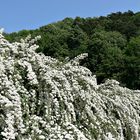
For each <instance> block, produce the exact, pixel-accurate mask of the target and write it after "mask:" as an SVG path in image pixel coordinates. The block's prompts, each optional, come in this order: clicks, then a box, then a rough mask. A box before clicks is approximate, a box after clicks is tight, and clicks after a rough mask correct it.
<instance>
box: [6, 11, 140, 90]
mask: <svg viewBox="0 0 140 140" xmlns="http://www.w3.org/2000/svg"><path fill="white" fill-rule="evenodd" d="M28 34H31V35H32V36H33V37H35V36H37V35H41V37H42V38H41V40H40V41H39V42H38V44H39V46H40V47H39V48H38V49H37V52H43V53H44V54H45V55H49V56H52V57H55V58H57V59H59V60H61V61H65V58H67V57H69V58H74V57H75V56H77V55H79V54H81V53H86V52H88V53H89V58H88V59H86V60H89V61H83V62H82V64H83V65H84V66H86V67H88V68H89V69H90V70H91V71H92V72H93V73H96V74H97V79H98V82H99V83H100V82H102V81H104V80H105V79H106V78H115V79H117V80H119V81H120V83H121V84H122V85H125V86H127V87H129V88H132V89H138V88H139V87H140V84H139V82H138V79H137V78H136V77H137V76H134V77H133V83H132V82H130V81H131V77H132V76H130V74H128V75H127V72H128V73H131V72H130V71H132V72H135V71H136V69H137V70H139V69H138V67H140V63H139V61H138V60H137V59H138V57H135V60H134V58H133V59H132V58H130V57H132V56H128V53H125V51H126V50H127V47H128V46H130V45H129V43H130V40H131V38H133V37H138V36H139V35H140V13H139V12H138V13H133V12H132V11H128V12H124V13H122V12H117V13H111V14H110V15H108V16H106V17H104V16H100V17H96V18H95V17H94V18H80V17H76V18H75V19H72V18H65V19H64V20H62V21H59V22H56V23H52V24H49V25H46V26H43V27H40V28H39V29H36V30H23V31H20V32H17V33H11V34H6V33H5V37H6V39H8V40H9V41H10V42H13V41H19V40H20V39H21V38H25V37H26V36H27V35H28ZM137 40H139V38H137ZM94 41H95V42H94ZM94 49H95V50H94ZM138 51H139V47H136V48H135V52H138ZM95 52H96V54H95ZM107 53H108V54H107ZM97 57H99V58H98V59H99V60H98V61H97ZM133 61H137V62H133ZM126 63H129V64H128V65H127V64H126ZM133 63H135V64H134V65H133ZM130 65H131V66H130ZM132 65H133V66H132ZM130 69H131V70H130ZM136 75H137V74H136ZM128 81H129V82H128ZM134 83H136V84H134Z"/></svg>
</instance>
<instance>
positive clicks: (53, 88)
mask: <svg viewBox="0 0 140 140" xmlns="http://www.w3.org/2000/svg"><path fill="white" fill-rule="evenodd" d="M39 38H40V36H38V37H36V38H35V39H31V36H28V37H27V38H26V39H25V40H21V42H14V43H9V42H8V41H7V40H6V39H4V37H3V35H2V34H0V139H2V140H14V139H16V140H94V139H95V140H96V139H98V140H100V139H103V140H124V139H127V140H129V139H133V140H138V139H139V138H140V136H139V134H140V126H139V125H140V91H138V90H135V91H134V90H129V89H127V88H124V87H120V86H119V82H117V81H115V80H107V81H106V82H105V83H104V84H101V85H97V83H96V77H95V75H92V73H91V72H90V71H89V70H88V69H87V68H85V67H82V66H80V65H79V60H80V59H83V58H84V57H86V56H87V54H81V55H80V56H77V57H76V58H75V59H73V60H71V61H69V62H66V63H62V62H59V61H58V60H56V59H53V58H51V57H49V56H44V55H43V54H42V53H36V52H35V50H36V48H37V47H38V46H37V45H36V44H35V42H36V41H37V40H38V39H39Z"/></svg>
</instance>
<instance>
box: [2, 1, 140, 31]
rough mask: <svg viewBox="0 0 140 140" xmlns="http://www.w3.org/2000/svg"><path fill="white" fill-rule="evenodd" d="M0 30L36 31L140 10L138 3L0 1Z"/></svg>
mask: <svg viewBox="0 0 140 140" xmlns="http://www.w3.org/2000/svg"><path fill="white" fill-rule="evenodd" d="M0 2H1V3H0V5H1V7H0V27H3V28H4V29H5V32H15V31H19V30H22V29H36V28H38V27H40V26H43V25H46V24H49V23H52V22H56V21H58V20H62V19H64V18H66V17H73V18H74V17H76V16H80V17H95V16H101V15H102V16H104V15H107V14H110V13H112V12H117V11H122V12H124V11H128V10H132V11H134V12H138V11H140V0H0Z"/></svg>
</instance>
